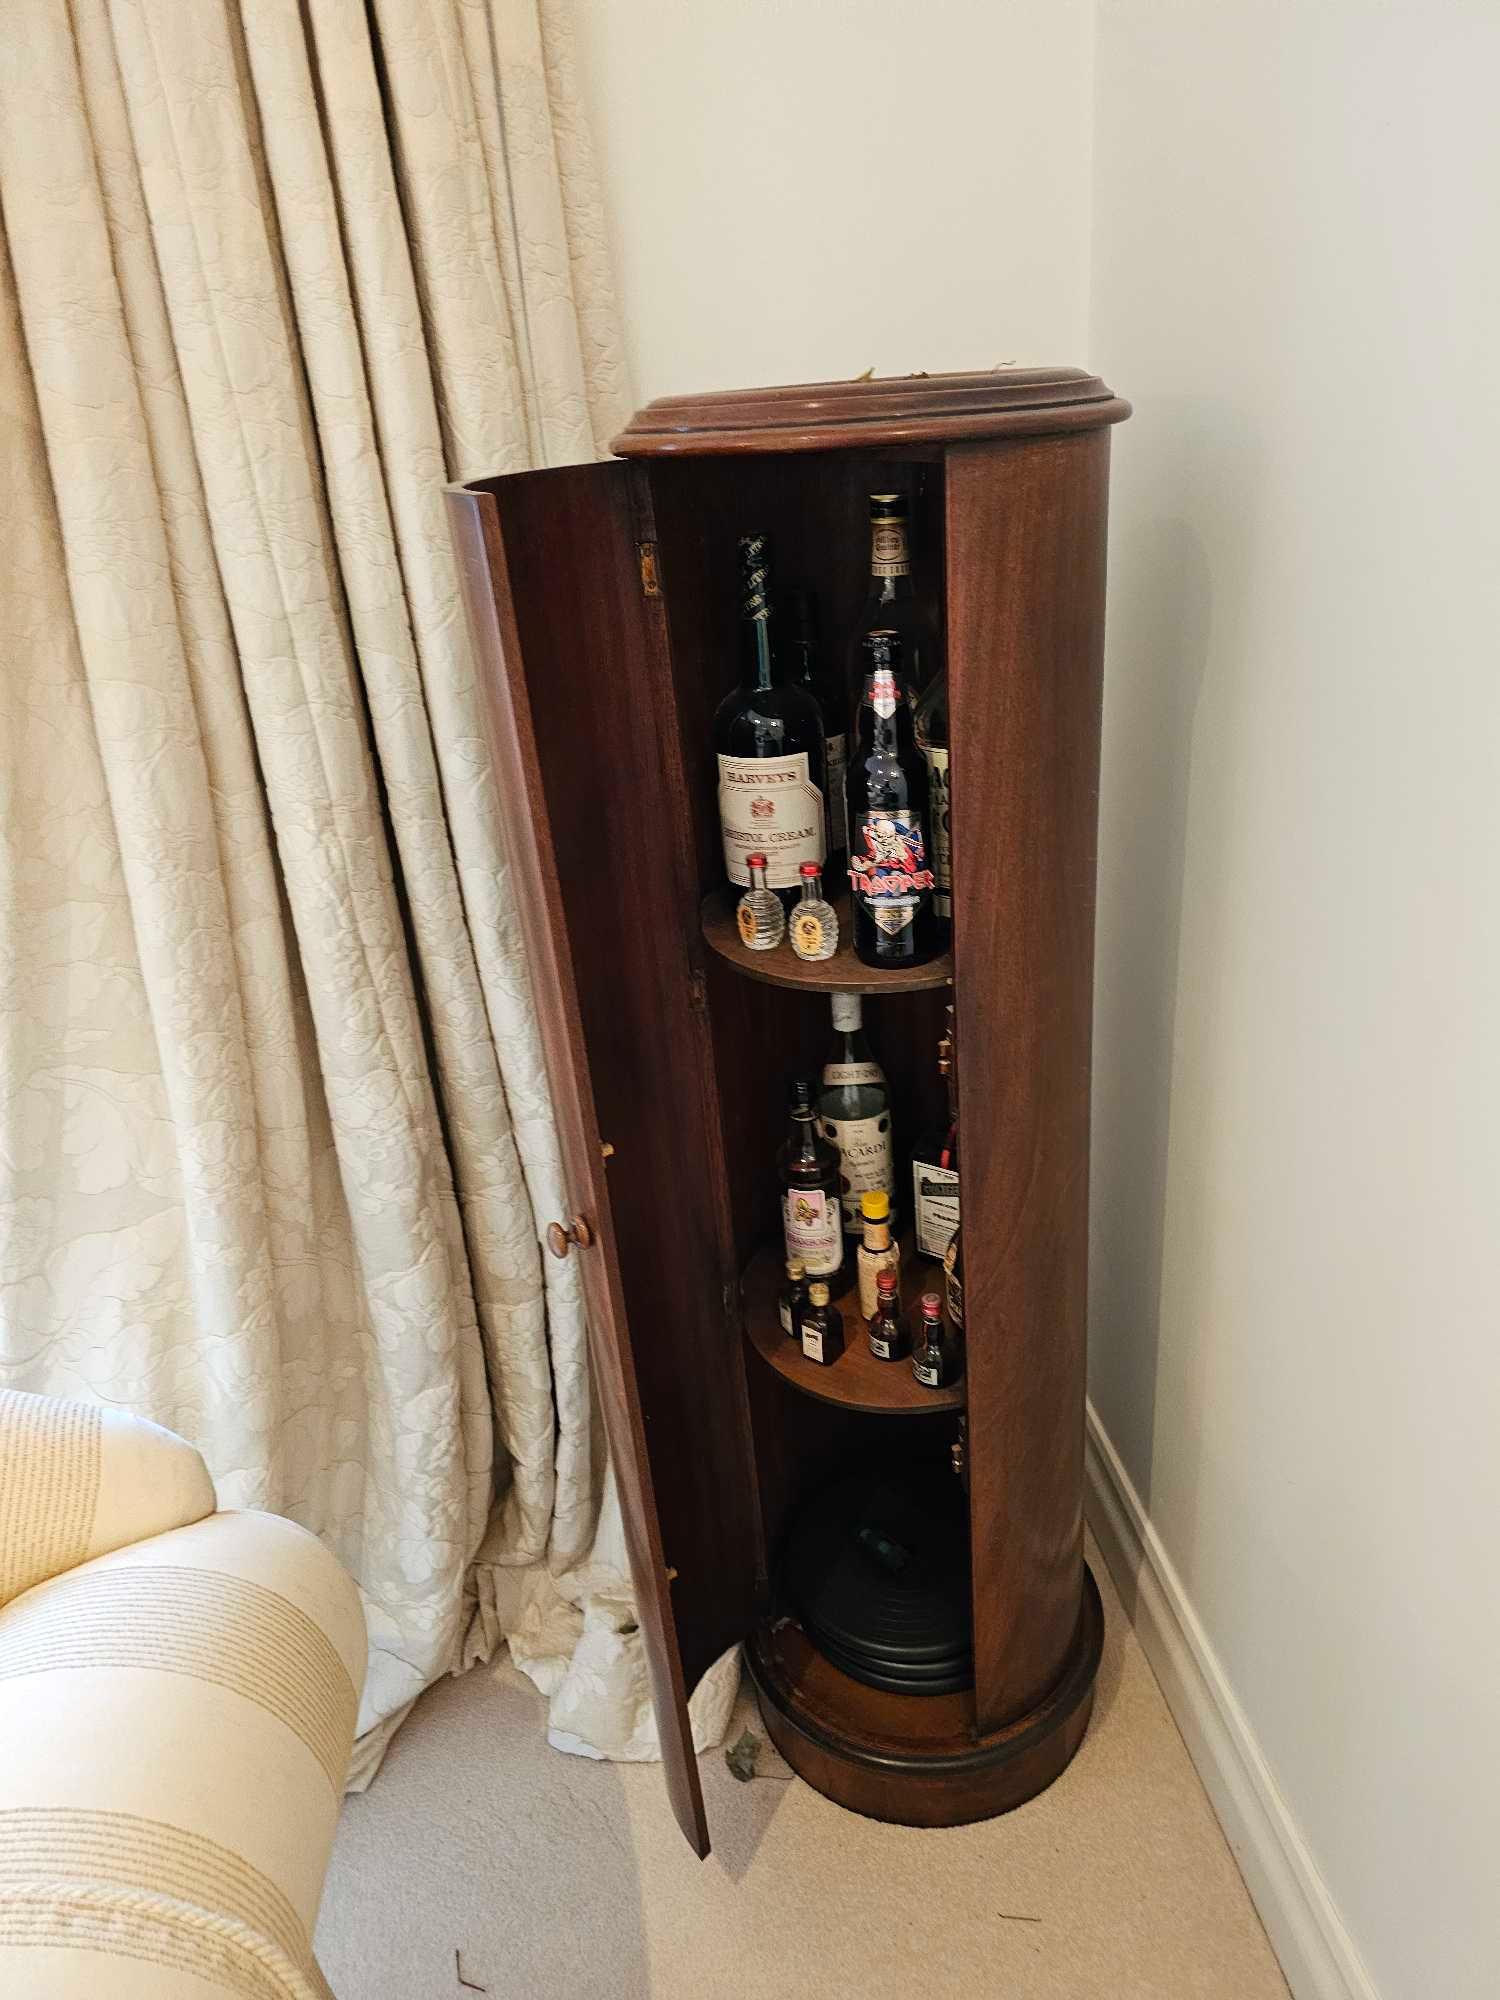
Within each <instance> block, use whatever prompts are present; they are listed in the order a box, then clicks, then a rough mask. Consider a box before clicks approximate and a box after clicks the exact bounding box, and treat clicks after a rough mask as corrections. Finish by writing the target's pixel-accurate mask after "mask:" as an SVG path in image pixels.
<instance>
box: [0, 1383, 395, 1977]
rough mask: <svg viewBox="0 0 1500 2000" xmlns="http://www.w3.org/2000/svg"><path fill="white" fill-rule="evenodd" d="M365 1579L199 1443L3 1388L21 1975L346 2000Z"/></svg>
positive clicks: (9, 1772) (14, 1950) (1, 1478)
mask: <svg viewBox="0 0 1500 2000" xmlns="http://www.w3.org/2000/svg"><path fill="white" fill-rule="evenodd" d="M364 1661H365V1631H364V1619H363V1616H362V1614H361V1611H360V1606H359V1598H358V1595H357V1594H356V1592H355V1589H354V1586H353V1584H352V1583H351V1582H350V1581H349V1579H348V1577H347V1576H345V1574H344V1572H343V1570H342V1569H340V1567H339V1565H338V1563H337V1562H335V1560H334V1559H333V1557H332V1556H330V1555H329V1554H328V1553H327V1552H326V1550H324V1549H323V1547H322V1546H321V1545H320V1544H319V1543H318V1542H317V1541H316V1540H315V1539H314V1538H313V1537H312V1536H311V1535H309V1534H307V1533H306V1532H305V1531H304V1530H303V1529H301V1528H298V1527H296V1526H294V1525H293V1524H292V1523H291V1522H290V1521H284V1520H280V1519H278V1518H277V1517H275V1516H273V1515H270V1514H251V1513H240V1514H235V1513H222V1514H221V1513H218V1512H216V1511H215V1500H214V1489H213V1484H212V1482H211V1480H210V1479H209V1476H208V1471H207V1469H206V1467H205V1466H204V1463H203V1461H202V1459H201V1458H200V1457H199V1456H198V1454H197V1452H196V1451H194V1450H193V1448H192V1446H191V1445H189V1444H186V1443H184V1442H183V1440H182V1439H181V1438H178V1437H174V1436H173V1435H172V1433H171V1432H170V1431H164V1430H160V1429H158V1428H157V1426H156V1425H154V1424H148V1423H145V1422H143V1421H142V1420H141V1419H139V1418H136V1417H130V1416H122V1415H118V1414H116V1413H115V1412H113V1411H105V1410H99V1409H96V1408H94V1407H92V1406H90V1405H88V1404H84V1403H64V1402H56V1401H54V1400H52V1399H51V1398H50V1397H45V1396H27V1395H20V1394H17V1393H15V1392H10V1391H0V1994H7V1995H8V1994H16V1995H17V1996H19V1995H21V1994H25V1995H26V1996H27V2000H209V1996H213V2000H224V1996H226V1995H242V1996H245V2000H328V1987H327V1984H326V1982H325V1981H324V1979H323V1976H322V1974H321V1973H320V1972H319V1970H318V1968H317V1965H316V1963H315V1961H314V1959H313V1955H312V1947H311V1944H310V1942H309V1940H310V1937H311V1933H312V1927H313V1920H314V1918H315V1917H316V1915H317V1908H318V1898H319V1895H320V1893H321V1891H322V1886H323V1874H324V1870H325V1868H326V1867H327V1864H328V1853H329V1848H330V1846H331V1844H332V1840H333V1830H334V1824H335V1821H336V1819H337V1816H338V1807H339V1799H340V1795H341V1793H342V1790H343V1783H344V1775H345V1770H346V1767H347V1764H348V1759H349V1751H350V1747H351V1744H352V1742H353V1737H354V1724H355V1711H356V1709H357V1707H358V1702H359V1691H360V1684H361V1681H362V1679H363V1676H364Z"/></svg>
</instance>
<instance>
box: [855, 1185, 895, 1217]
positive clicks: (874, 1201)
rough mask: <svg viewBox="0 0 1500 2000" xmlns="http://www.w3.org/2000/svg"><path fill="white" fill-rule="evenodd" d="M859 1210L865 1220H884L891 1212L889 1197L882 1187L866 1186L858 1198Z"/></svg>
mask: <svg viewBox="0 0 1500 2000" xmlns="http://www.w3.org/2000/svg"><path fill="white" fill-rule="evenodd" d="M859 1212H860V1214H861V1215H862V1216H863V1217H864V1219H865V1221H866V1222H884V1221H885V1219H886V1217H887V1216H888V1215H889V1214H890V1212H891V1198H890V1196H889V1195H888V1194H887V1193H886V1191H885V1189H884V1188H866V1189H865V1191H864V1193H863V1194H862V1195H861V1196H860V1198H859Z"/></svg>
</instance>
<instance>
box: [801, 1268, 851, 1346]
mask: <svg viewBox="0 0 1500 2000" xmlns="http://www.w3.org/2000/svg"><path fill="white" fill-rule="evenodd" d="M843 1351H844V1318H843V1314H842V1313H841V1312H840V1311H839V1309H838V1307H837V1306H831V1305H830V1304H829V1303H828V1287H827V1285H825V1284H824V1283H823V1281H822V1279H821V1278H819V1279H817V1280H816V1282H815V1283H813V1284H811V1285H809V1286H808V1288H807V1310H806V1311H805V1312H804V1313H803V1315H802V1352H803V1353H804V1354H805V1355H806V1357H807V1359H808V1360H809V1361H816V1362H818V1363H820V1364H821V1365H822V1366H823V1367H824V1368H828V1367H831V1366H832V1364H833V1363H834V1362H835V1361H837V1360H838V1358H839V1356H840V1355H841V1354H842V1353H843Z"/></svg>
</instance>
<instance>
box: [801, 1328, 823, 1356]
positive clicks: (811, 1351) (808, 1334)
mask: <svg viewBox="0 0 1500 2000" xmlns="http://www.w3.org/2000/svg"><path fill="white" fill-rule="evenodd" d="M802 1352H803V1353H804V1354H805V1355H806V1356H807V1358H808V1360H809V1361H821V1360H822V1359H823V1329H822V1327H820V1326H809V1325H808V1324H807V1321H806V1320H804V1321H803V1322H802Z"/></svg>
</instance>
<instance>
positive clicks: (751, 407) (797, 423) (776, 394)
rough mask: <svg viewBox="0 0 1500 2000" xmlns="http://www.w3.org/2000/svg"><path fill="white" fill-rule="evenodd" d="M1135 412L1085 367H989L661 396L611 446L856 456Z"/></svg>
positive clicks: (653, 452)
mask: <svg viewBox="0 0 1500 2000" xmlns="http://www.w3.org/2000/svg"><path fill="white" fill-rule="evenodd" d="M1129 415H1130V405H1129V403H1127V402H1125V401H1123V400H1122V398H1120V397H1119V396H1117V395H1115V394H1114V392H1113V391H1112V390H1111V389H1109V388H1108V387H1107V386H1106V385H1105V384H1104V383H1103V382H1102V381H1100V379H1099V377H1098V376H1097V375H1090V374H1088V373H1087V371H1086V370H1084V369H1082V368H986V369H983V370H981V371H979V372H978V373H976V374H968V375H886V376H880V377H868V378H863V379H861V380H859V381H854V382H800V383H791V384H787V385H785V386H783V387H780V388H772V389H724V390H719V391H716V392H715V393H714V394H712V395H704V396H658V397H657V398H656V400H655V401H654V402H651V403H648V404H647V405H646V407H645V409H643V410H637V411H636V413H635V415H634V416H633V417H632V418H631V420H630V422H629V423H628V424H627V425H626V427H625V429H624V430H623V431H621V433H620V435H619V436H618V437H617V438H616V439H615V440H614V442H613V443H612V445H611V446H610V449H611V451H613V452H616V453H617V454H618V455H619V456H620V457H621V458H669V457H685V456H688V455H697V454H705V455H706V454H709V453H716V452H769V451H848V450H856V451H857V450H860V449H862V448H868V447H880V446H887V445H911V444H946V443H948V442H950V441H951V440H954V439H962V438H990V437H1034V436H1037V435H1038V434H1039V433H1043V432H1048V431H1079V430H1097V429H1098V428H1099V427H1100V426H1101V425H1103V424H1118V423H1121V422H1123V420H1124V419H1125V418H1126V417H1128V416H1129Z"/></svg>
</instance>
